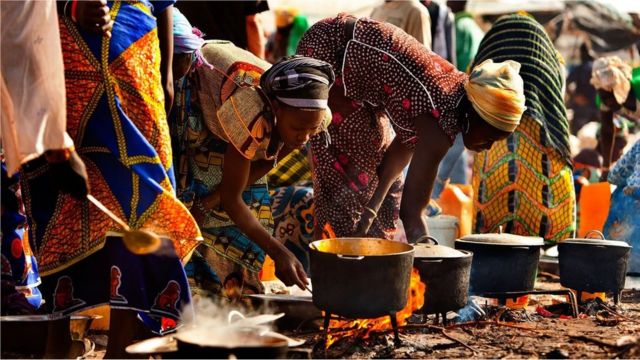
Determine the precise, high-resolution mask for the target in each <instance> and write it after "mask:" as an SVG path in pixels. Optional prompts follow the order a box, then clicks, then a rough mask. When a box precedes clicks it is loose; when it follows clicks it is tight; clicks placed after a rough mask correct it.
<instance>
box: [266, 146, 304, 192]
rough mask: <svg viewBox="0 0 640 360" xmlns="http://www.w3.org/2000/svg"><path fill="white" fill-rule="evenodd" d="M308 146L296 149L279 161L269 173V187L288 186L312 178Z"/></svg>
mask: <svg viewBox="0 0 640 360" xmlns="http://www.w3.org/2000/svg"><path fill="white" fill-rule="evenodd" d="M307 154H308V150H307V148H306V147H305V148H303V149H301V150H294V151H292V152H291V153H290V154H289V155H287V156H285V158H284V159H282V160H280V162H278V166H276V167H275V168H273V170H271V171H269V172H268V173H267V182H268V183H269V188H271V189H275V188H279V187H287V186H291V185H294V184H297V183H298V182H301V181H309V180H311V166H310V165H309V158H308V155H307Z"/></svg>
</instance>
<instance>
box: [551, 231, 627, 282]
mask: <svg viewBox="0 0 640 360" xmlns="http://www.w3.org/2000/svg"><path fill="white" fill-rule="evenodd" d="M593 233H596V234H598V235H600V239H590V238H587V239H566V240H563V241H561V242H559V243H558V260H559V262H560V284H562V286H564V287H568V288H571V289H574V290H578V291H588V292H613V293H619V292H620V291H622V289H624V283H625V276H626V273H627V262H628V261H629V254H630V253H631V246H629V244H627V243H626V242H624V241H611V240H605V239H604V235H602V233H601V232H599V231H590V232H589V233H587V237H589V235H590V234H593Z"/></svg>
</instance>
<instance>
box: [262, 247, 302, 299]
mask: <svg viewBox="0 0 640 360" xmlns="http://www.w3.org/2000/svg"><path fill="white" fill-rule="evenodd" d="M269 256H271V258H272V259H273V262H275V264H276V276H277V277H278V279H280V280H281V281H282V282H283V283H284V284H285V285H287V286H292V285H297V286H298V287H299V288H300V289H302V290H305V289H306V288H307V285H309V280H308V279H307V274H306V273H305V271H304V267H303V266H302V264H301V263H300V262H299V261H298V259H296V257H295V256H294V255H293V253H291V251H289V250H287V249H286V248H285V247H284V246H282V247H278V248H277V250H275V251H273V252H272V253H271V254H269Z"/></svg>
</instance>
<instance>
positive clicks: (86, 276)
mask: <svg viewBox="0 0 640 360" xmlns="http://www.w3.org/2000/svg"><path fill="white" fill-rule="evenodd" d="M86 284H90V286H86ZM40 287H41V289H42V292H43V294H45V301H46V304H47V307H48V308H49V311H51V312H54V313H62V314H71V313H73V312H76V311H78V310H81V309H85V308H90V307H95V306H99V305H105V304H108V305H109V306H110V307H111V308H113V309H128V310H137V311H140V312H141V315H142V318H143V320H144V321H145V323H146V324H148V325H149V327H150V329H151V330H152V331H154V332H157V333H161V334H162V333H164V332H167V331H170V330H173V328H174V326H175V324H176V321H177V320H179V319H180V317H181V316H183V315H184V313H185V312H192V311H193V310H192V307H191V293H190V291H189V284H188V281H187V277H186V274H185V271H184V268H183V267H182V264H181V262H180V259H178V257H177V256H176V251H175V248H174V247H173V242H172V241H171V240H169V239H162V244H161V246H160V249H159V250H158V251H157V252H155V253H152V254H148V255H135V254H133V253H131V252H129V251H128V250H127V248H126V247H125V246H124V243H123V242H122V235H118V234H115V233H110V234H109V235H108V236H107V238H106V240H105V243H104V246H103V247H102V248H101V249H100V250H98V251H97V252H96V253H94V254H93V255H92V256H91V257H89V258H86V259H83V260H80V261H79V262H77V263H76V264H75V265H74V266H71V267H69V268H66V269H64V270H62V271H60V272H57V273H55V274H54V275H51V276H45V277H43V279H42V285H41V286H40ZM163 318H164V319H165V320H164V321H163Z"/></svg>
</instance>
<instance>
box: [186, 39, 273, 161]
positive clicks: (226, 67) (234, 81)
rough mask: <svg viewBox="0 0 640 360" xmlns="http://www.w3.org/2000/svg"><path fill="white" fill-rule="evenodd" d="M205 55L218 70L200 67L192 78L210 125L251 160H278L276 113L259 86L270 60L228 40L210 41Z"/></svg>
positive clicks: (205, 118) (201, 106) (209, 126)
mask: <svg viewBox="0 0 640 360" xmlns="http://www.w3.org/2000/svg"><path fill="white" fill-rule="evenodd" d="M202 55H203V56H204V58H205V59H206V60H207V62H208V63H209V64H211V65H213V66H214V69H209V68H208V67H200V68H198V69H197V70H196V71H195V76H194V77H193V80H192V81H193V82H195V83H197V84H199V85H200V86H199V88H198V91H197V92H195V93H194V96H195V97H197V101H198V102H199V104H200V108H201V111H202V113H203V116H204V124H205V125H206V127H207V128H208V129H209V131H211V132H212V133H213V135H215V136H216V137H218V138H219V139H222V140H224V141H225V142H227V143H229V144H232V145H233V146H234V147H235V148H236V149H237V150H238V151H239V152H240V153H241V154H242V155H243V156H244V157H245V158H247V159H249V160H260V159H267V160H272V159H274V158H275V157H274V154H275V153H276V151H275V150H277V149H270V148H269V144H270V141H269V140H270V139H271V131H272V127H273V119H272V118H273V115H272V113H271V111H270V109H269V107H268V105H267V104H268V101H265V100H264V99H263V97H262V96H263V95H262V94H261V93H260V92H259V91H258V90H256V88H255V87H256V86H258V85H259V83H260V76H261V75H262V73H263V72H264V70H265V69H267V68H269V66H270V65H269V63H267V62H265V61H263V60H262V59H259V58H257V57H255V56H254V55H253V54H251V53H249V52H248V51H245V50H242V49H240V48H238V47H236V46H235V45H233V44H232V43H230V42H228V41H207V42H206V44H205V46H204V47H203V48H202Z"/></svg>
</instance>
